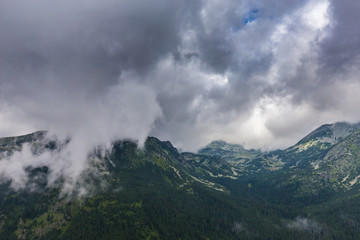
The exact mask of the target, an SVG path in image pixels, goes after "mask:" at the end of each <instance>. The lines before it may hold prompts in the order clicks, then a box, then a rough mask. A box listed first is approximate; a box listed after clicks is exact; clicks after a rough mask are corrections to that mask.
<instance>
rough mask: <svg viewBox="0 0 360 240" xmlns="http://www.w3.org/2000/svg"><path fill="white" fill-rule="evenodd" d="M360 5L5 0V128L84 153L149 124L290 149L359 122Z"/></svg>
mask: <svg viewBox="0 0 360 240" xmlns="http://www.w3.org/2000/svg"><path fill="white" fill-rule="evenodd" d="M359 11H360V4H359V3H358V2H357V1H355V0H346V1H335V0H290V1H286V2H284V1H279V0H270V1H265V2H264V1H246V0H244V1H235V0H225V1H224V0H222V1H219V0H191V1H190V0H174V1H166V0H154V1H151V2H150V1H145V0H136V1H133V0H122V1H115V0H104V1H95V0H86V1H85V0H80V1H75V2H74V1H69V0H63V1H51V2H49V1H45V0H38V1H32V2H29V1H25V0H15V1H5V0H0V66H1V70H0V135H1V136H7V135H17V134H21V133H27V132H31V131H35V130H39V129H48V130H50V131H51V132H54V133H55V134H58V135H61V136H63V137H66V136H69V135H71V136H72V137H73V139H74V142H76V144H75V143H74V147H73V148H74V150H73V151H78V149H80V150H79V156H76V158H79V159H81V158H82V157H83V156H85V152H87V151H88V150H89V149H90V148H91V147H93V146H95V145H97V144H101V143H105V144H108V143H109V142H111V141H112V140H113V139H116V138H132V139H136V140H139V141H140V142H142V141H143V140H144V139H145V137H146V136H147V135H148V134H150V135H155V136H157V137H159V138H161V139H164V140H171V141H172V142H173V143H174V144H175V145H176V146H177V147H180V148H182V149H183V150H189V151H195V150H197V149H198V148H199V147H201V146H204V145H205V144H207V143H208V142H210V141H212V140H216V139H224V140H226V141H230V142H234V143H241V144H245V146H247V147H255V148H263V149H274V148H282V147H287V146H290V145H291V144H293V143H295V142H296V141H298V140H299V139H300V138H301V137H302V136H304V135H305V134H306V133H308V132H309V131H311V130H312V129H314V128H315V127H317V126H319V125H320V124H323V123H329V122H334V121H344V120H345V121H353V122H354V121H359V120H360V111H359V109H357V106H360V98H359V96H358V92H359V90H360V81H359V79H358V76H359V71H360V69H359V67H358V66H359V56H360V48H359V46H360V31H359V30H358V27H357V23H358V22H359V21H358V20H359V19H358V18H359V16H358V14H357V13H358V12H359ZM75 139H77V140H75ZM75 149H76V150H75ZM80 152H81V153H80Z"/></svg>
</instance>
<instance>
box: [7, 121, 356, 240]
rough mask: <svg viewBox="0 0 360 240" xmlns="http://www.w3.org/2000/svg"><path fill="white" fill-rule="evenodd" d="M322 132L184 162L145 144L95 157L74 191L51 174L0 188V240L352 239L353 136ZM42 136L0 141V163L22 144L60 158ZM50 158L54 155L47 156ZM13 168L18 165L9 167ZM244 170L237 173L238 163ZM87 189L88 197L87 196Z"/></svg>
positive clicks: (31, 171)
mask: <svg viewBox="0 0 360 240" xmlns="http://www.w3.org/2000/svg"><path fill="white" fill-rule="evenodd" d="M357 129H358V125H356V124H355V125H351V124H346V123H336V124H329V125H323V126H321V127H320V128H318V129H316V130H315V131H313V132H311V133H310V134H309V135H307V136H306V137H304V138H303V139H302V140H300V141H299V142H298V143H297V144H296V145H294V146H292V147H289V148H287V149H284V150H276V151H273V152H268V153H262V152H260V151H257V150H246V149H244V148H243V147H242V146H240V145H235V144H227V143H225V142H220V141H217V142H213V143H211V144H209V145H208V146H207V147H205V148H204V149H202V150H201V151H199V153H197V154H195V153H187V152H184V153H181V152H179V151H178V150H177V149H176V148H175V147H174V146H173V145H172V144H171V143H170V142H168V141H160V140H159V139H157V138H155V137H149V138H148V139H147V140H146V142H145V144H144V148H143V149H139V148H138V146H137V144H136V143H135V142H133V141H131V140H122V141H115V142H114V143H113V145H112V147H111V149H107V150H106V151H103V150H101V149H95V150H94V152H93V153H92V157H91V155H89V157H90V162H89V169H88V170H87V171H85V172H84V174H83V175H82V178H81V179H80V181H79V182H78V183H76V187H75V189H74V190H73V191H72V192H64V191H63V187H64V179H62V178H61V177H60V178H59V179H58V181H56V182H55V184H54V183H53V184H49V182H48V177H49V176H50V174H51V168H49V167H47V166H45V165H44V166H41V167H31V164H30V165H29V166H28V167H25V170H26V172H27V174H28V175H27V176H28V182H27V183H26V185H25V186H24V188H21V189H18V190H15V189H13V188H12V187H11V180H7V181H5V180H3V181H2V183H1V184H0V236H1V239H359V238H360V204H359V202H360V195H359V190H360V184H359V183H360V182H358V180H359V179H360V162H359V159H360V130H357ZM69 141H71V140H70V139H69V140H68V141H65V142H63V143H61V142H58V141H55V140H48V139H47V137H46V132H36V133H33V134H29V135H25V136H19V137H10V138H3V139H0V147H1V158H2V159H0V162H1V161H4V159H3V158H6V157H8V156H11V155H12V154H15V152H18V151H21V150H22V149H23V148H24V146H25V145H24V144H25V143H28V144H29V146H30V149H31V151H32V153H33V154H35V155H36V154H39V153H42V152H54V153H56V151H61V149H62V147H64V146H65V145H66V144H67V143H68V142H69ZM50 156H51V155H50ZM15 159H16V158H15ZM241 161H244V164H240V162H241ZM84 190H86V191H85V193H84Z"/></svg>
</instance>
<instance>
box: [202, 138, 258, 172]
mask: <svg viewBox="0 0 360 240" xmlns="http://www.w3.org/2000/svg"><path fill="white" fill-rule="evenodd" d="M198 153H199V154H200V155H206V156H213V157H218V158H221V159H223V160H225V161H226V162H228V163H229V164H230V165H231V166H233V167H235V168H236V170H240V171H239V172H238V174H244V173H245V172H247V168H248V167H249V165H251V161H252V160H253V159H254V158H255V157H256V156H257V155H259V154H261V151H260V150H255V149H250V150H247V149H245V148H244V147H243V146H241V145H239V144H230V143H227V142H225V141H213V142H211V143H210V144H208V145H206V146H205V147H204V148H202V149H200V150H199V151H198Z"/></svg>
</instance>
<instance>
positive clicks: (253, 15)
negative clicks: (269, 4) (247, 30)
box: [243, 9, 259, 25]
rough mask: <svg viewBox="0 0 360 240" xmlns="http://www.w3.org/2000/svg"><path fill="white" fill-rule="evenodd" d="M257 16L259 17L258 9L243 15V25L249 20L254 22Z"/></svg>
mask: <svg viewBox="0 0 360 240" xmlns="http://www.w3.org/2000/svg"><path fill="white" fill-rule="evenodd" d="M258 17H259V10H258V9H253V10H251V11H250V12H249V13H248V14H246V15H245V17H244V19H243V23H244V24H245V25H246V24H249V23H251V22H254V21H255V20H256V19H257V18H258Z"/></svg>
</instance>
